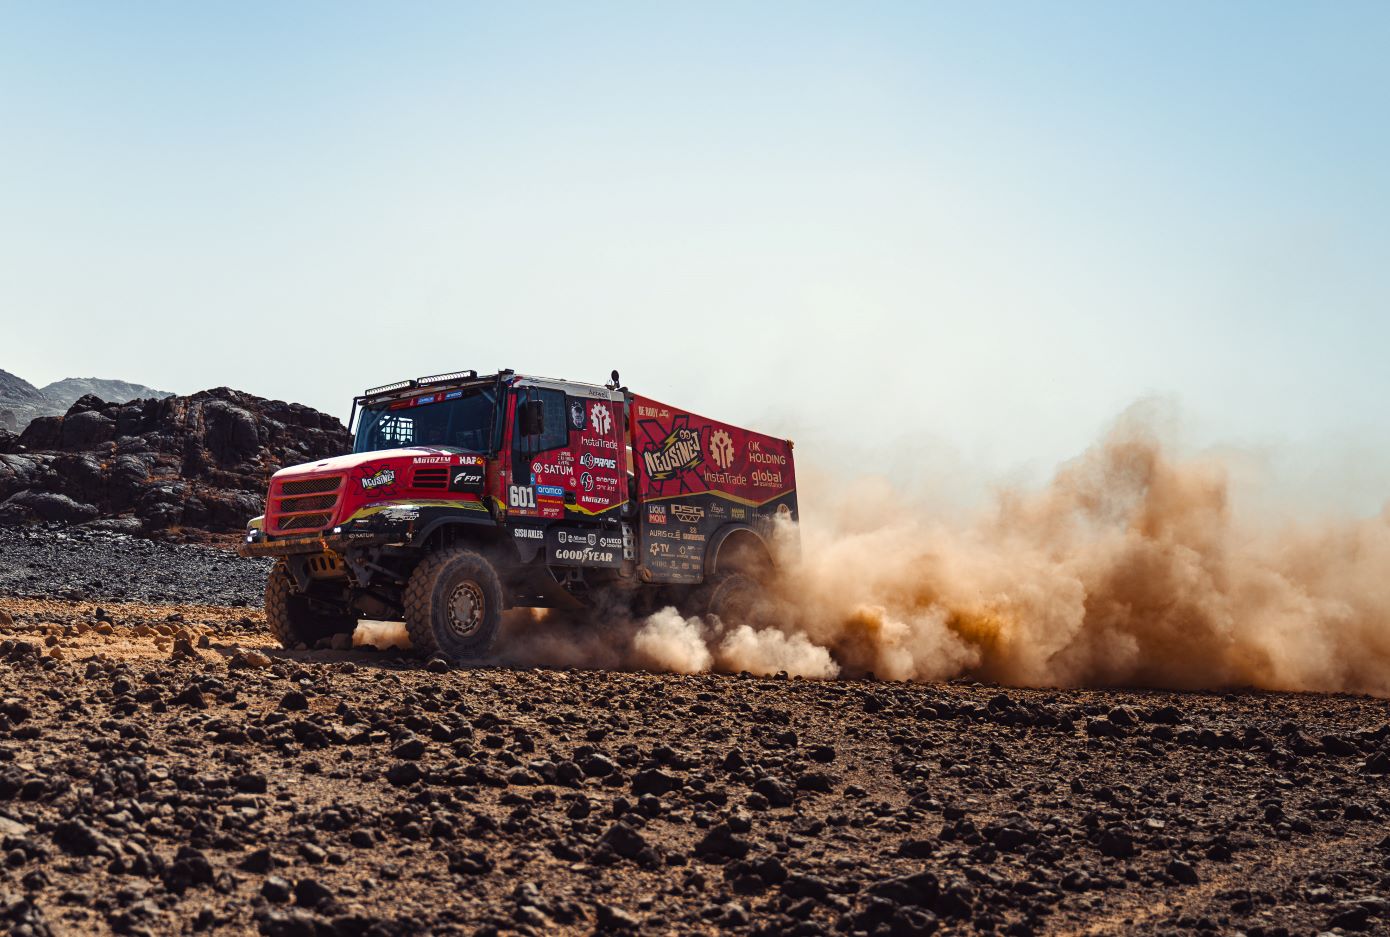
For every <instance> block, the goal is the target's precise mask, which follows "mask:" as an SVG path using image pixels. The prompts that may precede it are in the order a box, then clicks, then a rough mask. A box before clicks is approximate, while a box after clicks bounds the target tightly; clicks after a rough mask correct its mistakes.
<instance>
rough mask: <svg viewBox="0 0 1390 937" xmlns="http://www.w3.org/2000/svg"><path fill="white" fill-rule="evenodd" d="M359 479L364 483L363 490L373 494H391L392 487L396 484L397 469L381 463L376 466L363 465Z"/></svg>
mask: <svg viewBox="0 0 1390 937" xmlns="http://www.w3.org/2000/svg"><path fill="white" fill-rule="evenodd" d="M357 480H358V482H359V483H360V484H361V485H362V490H363V491H368V492H372V493H373V494H391V493H392V492H391V488H392V487H393V486H394V485H395V484H396V470H395V469H393V468H391V466H389V465H380V466H377V467H375V468H373V467H372V466H370V465H367V466H363V468H362V471H361V474H359V475H358V476H357Z"/></svg>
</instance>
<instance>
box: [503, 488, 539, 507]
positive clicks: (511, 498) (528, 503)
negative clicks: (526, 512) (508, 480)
mask: <svg viewBox="0 0 1390 937" xmlns="http://www.w3.org/2000/svg"><path fill="white" fill-rule="evenodd" d="M507 505H508V506H509V507H514V508H531V509H534V508H535V507H536V489H535V488H533V487H531V486H530V485H512V486H510V487H509V488H508V489H507Z"/></svg>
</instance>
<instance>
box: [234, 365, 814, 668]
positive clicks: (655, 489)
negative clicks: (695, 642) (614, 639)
mask: <svg viewBox="0 0 1390 937" xmlns="http://www.w3.org/2000/svg"><path fill="white" fill-rule="evenodd" d="M353 423H356V432H355V437H354V439H355V442H354V446H353V452H352V453H351V454H347V455H342V456H337V457H335V458H331V459H325V460H323V461H321V462H314V463H310V464H306V465H296V466H293V467H290V468H284V469H281V470H280V471H278V472H276V473H275V475H274V476H272V478H271V479H270V491H269V493H268V496H267V498H266V512H265V514H264V515H262V516H260V517H257V518H254V519H253V520H252V521H251V522H250V524H249V525H248V529H247V532H246V539H245V541H244V543H242V545H241V546H240V552H241V553H242V555H244V556H267V557H274V558H275V565H274V567H273V568H272V569H271V571H270V576H269V580H268V582H267V584H266V601H265V610H266V618H267V620H268V622H269V626H270V628H271V630H272V631H273V632H274V634H275V636H276V637H277V638H279V640H280V641H281V643H282V644H284V645H285V646H286V647H299V646H307V647H312V646H316V645H319V644H320V643H321V642H324V641H331V640H332V638H333V637H334V636H335V635H337V634H341V633H350V632H351V631H352V629H353V628H355V627H356V624H357V621H358V619H359V618H370V619H378V620H403V621H404V622H405V623H406V627H407V630H408V632H409V634H410V639H411V642H412V644H413V645H414V646H415V648H417V649H418V650H419V651H421V652H422V653H426V654H440V655H443V656H446V657H449V658H452V659H455V660H467V659H477V658H481V657H485V656H487V655H488V654H489V653H490V651H491V650H492V647H493V644H494V641H495V639H496V636H497V631H498V627H499V624H500V621H501V615H502V612H503V610H504V609H507V608H510V607H514V606H529V607H563V606H585V605H588V606H598V605H599V604H600V603H611V602H615V601H620V602H622V603H624V604H626V606H627V607H629V608H630V609H631V610H632V611H633V612H634V613H641V612H643V611H647V610H652V609H655V608H659V607H661V606H663V605H667V604H670V605H675V606H677V607H679V608H681V609H682V610H683V611H685V612H686V613H688V614H708V615H719V616H722V617H724V618H726V619H728V618H730V617H734V616H737V615H738V614H739V613H740V612H741V611H742V610H745V609H746V608H748V607H750V606H751V603H754V602H756V601H757V596H758V593H759V592H760V591H761V589H762V585H763V583H765V582H766V580H767V577H768V576H769V575H771V573H772V571H773V567H774V562H775V559H774V558H775V555H776V554H775V551H774V550H773V549H772V537H773V530H774V527H775V526H776V525H777V524H778V522H779V521H780V520H789V521H795V520H796V519H797V504H796V473H795V468H794V466H793V462H792V443H791V441H790V440H787V439H779V438H777V437H774V436H768V435H764V434H762V433H756V432H753V431H751V430H746V429H742V428H740V427H737V426H732V425H730V424H728V423H722V422H719V421H717V420H711V419H708V418H706V417H702V416H698V415H696V414H694V413H692V412H691V411H689V410H684V409H682V408H680V407H675V406H671V405H670V404H665V403H660V402H658V401H656V400H652V399H649V398H647V397H643V396H641V395H638V394H634V393H632V392H631V391H629V390H628V389H627V388H626V387H620V386H619V385H618V374H617V372H616V371H615V372H613V379H612V381H611V382H610V383H608V384H603V385H596V384H583V383H577V382H573V381H567V380H551V379H548V378H542V377H532V376H529V375H522V374H517V373H515V372H513V371H510V370H504V371H500V372H498V373H496V374H492V375H485V376H479V375H478V374H477V372H475V371H462V372H454V373H450V374H441V375H434V376H431V377H422V378H418V379H415V380H408V381H400V382H398V383H395V384H388V385H386V386H383V387H376V388H373V389H371V390H368V391H367V392H366V393H364V394H363V395H362V396H360V397H357V398H356V399H355V400H354V403H353V419H352V420H350V421H349V425H350V426H351V425H352V424H353ZM603 607H611V606H610V605H607V604H604V606H603Z"/></svg>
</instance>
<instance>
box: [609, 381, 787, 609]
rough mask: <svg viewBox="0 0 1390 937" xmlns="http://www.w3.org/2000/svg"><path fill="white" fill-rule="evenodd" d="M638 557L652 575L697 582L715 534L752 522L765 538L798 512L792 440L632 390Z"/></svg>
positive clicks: (658, 579)
mask: <svg viewBox="0 0 1390 937" xmlns="http://www.w3.org/2000/svg"><path fill="white" fill-rule="evenodd" d="M631 439H632V449H633V462H634V463H635V464H634V468H635V470H636V478H637V499H638V502H639V505H640V512H639V515H638V526H639V531H640V534H639V543H640V546H641V557H640V560H641V563H642V565H643V566H644V567H646V568H647V569H648V570H649V571H650V573H651V581H654V582H673V583H695V582H700V581H701V580H702V579H703V578H704V574H705V571H706V570H705V561H706V557H707V556H708V555H711V554H712V553H713V552H714V551H712V550H711V549H710V548H711V547H712V546H714V545H713V544H711V542H710V541H711V539H712V538H713V537H715V536H716V535H720V536H727V535H728V533H729V532H731V531H733V530H736V529H739V528H744V529H751V530H753V531H755V532H756V533H758V534H759V536H760V537H761V538H763V539H764V540H770V539H771V537H772V528H773V525H774V524H775V522H776V519H777V518H778V517H779V516H781V517H784V518H786V519H788V520H793V521H794V520H797V507H796V470H795V467H794V465H793V461H792V444H791V442H790V441H788V440H785V439H778V438H776V437H774V436H767V435H765V434H763V433H755V432H752V431H751V430H746V429H743V428H741V427H738V426H733V425H732V424H729V423H722V422H720V421H718V420H711V419H709V418H708V417H703V416H700V415H698V414H695V413H692V412H690V411H689V410H682V409H681V408H679V407H673V406H671V405H670V404H665V403H661V402H659V401H656V400H652V399H650V398H647V397H641V396H633V398H632V403H631Z"/></svg>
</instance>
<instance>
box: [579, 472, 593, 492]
mask: <svg viewBox="0 0 1390 937" xmlns="http://www.w3.org/2000/svg"><path fill="white" fill-rule="evenodd" d="M579 487H580V488H583V489H584V490H585V491H593V490H594V476H592V475H590V474H589V473H588V472H585V473H584V474H583V475H580V476H579Z"/></svg>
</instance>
